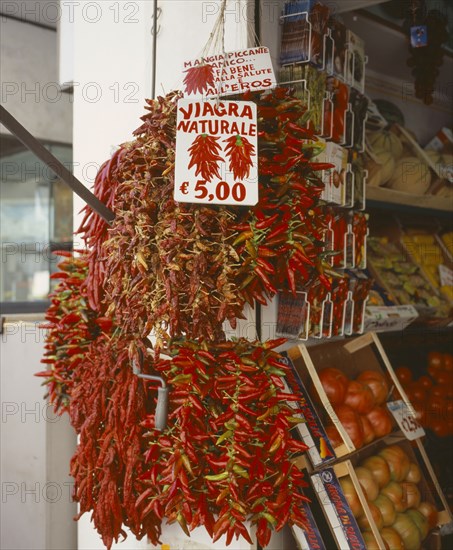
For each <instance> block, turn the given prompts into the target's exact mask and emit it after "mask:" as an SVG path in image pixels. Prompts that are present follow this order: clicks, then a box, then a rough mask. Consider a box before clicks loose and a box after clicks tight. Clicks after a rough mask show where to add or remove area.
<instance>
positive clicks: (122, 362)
mask: <svg viewBox="0 0 453 550" xmlns="http://www.w3.org/2000/svg"><path fill="white" fill-rule="evenodd" d="M137 345H140V346H142V343H141V342H138V343H137V342H132V341H130V340H127V339H122V338H119V337H113V338H112V337H111V336H109V335H106V334H102V336H101V337H100V338H99V339H98V340H97V341H96V342H95V343H93V344H92V345H91V346H90V349H89V350H88V352H87V354H86V355H85V357H84V359H83V361H80V363H79V364H78V366H77V370H78V376H79V380H80V382H79V383H78V384H77V385H76V386H75V387H74V389H73V392H72V396H71V401H70V409H69V414H70V418H71V423H72V425H73V426H74V427H75V429H76V431H77V433H78V434H79V440H78V445H77V449H76V452H75V454H74V456H73V457H72V460H71V471H70V473H71V475H72V476H73V477H74V480H75V483H74V492H73V496H74V499H75V500H76V501H77V502H78V503H79V515H78V517H80V516H81V515H82V514H84V513H85V512H90V511H91V512H92V521H93V523H94V526H95V528H96V529H97V531H98V532H99V534H100V536H101V537H102V540H103V542H104V544H105V545H106V547H107V548H110V547H111V545H112V543H113V541H114V540H115V541H118V538H119V536H121V535H122V536H124V537H125V536H126V535H125V532H124V529H123V528H124V526H127V527H128V528H129V529H130V530H131V531H132V533H134V535H135V536H136V537H137V538H142V537H143V536H144V535H145V534H149V535H150V537H153V538H155V537H157V538H158V537H159V534H160V520H159V518H157V517H155V516H153V515H151V514H150V515H149V516H148V517H147V518H146V521H144V522H142V519H141V517H140V515H139V513H138V509H137V506H136V504H137V500H138V498H139V496H140V492H139V491H138V489H137V485H136V480H137V478H138V477H140V476H141V475H142V473H143V471H144V469H145V466H144V463H143V460H142V459H141V456H142V455H143V453H144V452H145V450H146V439H145V438H144V433H145V428H144V427H143V426H141V422H142V420H143V419H144V418H145V417H146V415H147V414H150V411H151V409H152V408H154V403H153V400H152V399H150V398H149V394H148V392H147V390H146V384H145V383H144V382H143V381H142V380H140V379H139V378H138V377H137V376H136V375H135V374H134V373H133V372H132V369H131V368H130V353H129V351H130V348H132V349H134V348H135V347H136V346H137ZM149 367H150V360H149V358H148V359H147V361H146V362H145V364H144V365H143V367H142V368H143V370H144V371H145V372H148V371H149Z"/></svg>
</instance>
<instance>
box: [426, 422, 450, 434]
mask: <svg viewBox="0 0 453 550" xmlns="http://www.w3.org/2000/svg"><path fill="white" fill-rule="evenodd" d="M430 428H431V430H432V431H433V432H434V433H435V434H436V435H437V437H447V435H449V433H450V430H449V427H448V423H447V422H446V421H445V420H435V421H433V422H431V424H430Z"/></svg>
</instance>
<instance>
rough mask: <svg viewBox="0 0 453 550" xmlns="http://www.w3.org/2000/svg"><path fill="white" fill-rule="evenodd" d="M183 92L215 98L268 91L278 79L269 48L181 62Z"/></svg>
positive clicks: (261, 47)
mask: <svg viewBox="0 0 453 550" xmlns="http://www.w3.org/2000/svg"><path fill="white" fill-rule="evenodd" d="M183 73H184V86H183V90H184V93H185V95H187V96H192V97H200V96H202V97H205V98H209V97H217V96H219V95H220V96H223V95H232V94H239V93H244V92H246V91H254V92H257V91H260V90H269V89H271V88H273V87H275V86H276V84H277V81H276V78H275V74H274V69H273V67H272V60H271V56H270V52H269V48H266V47H264V46H259V47H257V48H249V49H245V50H237V51H233V52H224V53H220V54H217V55H209V56H206V57H202V58H199V59H192V60H187V61H184V63H183Z"/></svg>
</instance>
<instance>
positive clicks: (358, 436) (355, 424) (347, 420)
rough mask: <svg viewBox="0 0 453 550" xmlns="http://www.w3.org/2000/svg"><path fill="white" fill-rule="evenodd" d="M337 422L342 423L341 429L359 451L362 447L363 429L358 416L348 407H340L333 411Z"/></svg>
mask: <svg viewBox="0 0 453 550" xmlns="http://www.w3.org/2000/svg"><path fill="white" fill-rule="evenodd" d="M335 412H336V413H337V416H338V420H339V421H340V422H341V423H342V425H343V428H344V429H345V430H346V432H347V434H348V435H349V437H350V438H351V441H352V443H353V445H354V447H355V448H356V449H360V447H362V446H363V438H364V433H363V428H362V422H361V420H360V415H359V414H358V413H357V412H356V411H354V410H353V409H351V407H348V406H347V405H340V406H339V407H337V408H336V409H335Z"/></svg>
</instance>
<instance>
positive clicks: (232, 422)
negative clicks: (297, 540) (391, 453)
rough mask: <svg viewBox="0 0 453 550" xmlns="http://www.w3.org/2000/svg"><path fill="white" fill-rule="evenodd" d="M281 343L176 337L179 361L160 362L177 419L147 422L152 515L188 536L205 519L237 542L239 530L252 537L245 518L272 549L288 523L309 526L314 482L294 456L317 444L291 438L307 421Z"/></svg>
mask: <svg viewBox="0 0 453 550" xmlns="http://www.w3.org/2000/svg"><path fill="white" fill-rule="evenodd" d="M280 343H281V341H275V342H267V343H264V344H263V343H260V342H249V341H247V340H245V339H239V340H235V341H230V342H223V343H217V344H216V343H212V342H209V344H208V343H207V342H204V341H195V340H176V341H172V342H170V343H169V347H168V349H167V350H165V352H166V353H167V354H169V355H171V356H172V361H171V362H160V363H159V364H158V365H157V366H156V368H157V370H159V371H160V372H161V373H162V375H163V376H164V377H165V379H167V380H168V381H169V383H170V384H172V386H173V390H172V393H171V394H170V415H169V425H168V427H167V429H166V430H165V431H164V432H157V431H156V430H154V419H153V416H150V417H149V419H148V420H147V421H146V423H145V424H146V425H147V427H149V428H150V432H149V447H148V450H147V452H146V454H145V460H146V463H147V464H148V468H147V469H146V470H145V471H144V473H143V475H142V476H141V479H140V483H141V490H142V495H141V496H140V497H139V499H138V501H137V506H138V508H139V513H140V515H141V517H142V518H143V520H144V521H145V520H146V518H147V517H148V514H150V515H151V516H152V517H154V516H157V517H160V518H161V519H163V518H165V519H166V520H167V521H168V522H170V523H173V522H178V523H179V524H180V526H181V528H182V529H183V530H184V531H185V532H186V534H187V535H189V534H190V531H191V530H193V529H195V528H196V527H198V526H200V525H204V526H205V528H206V529H207V531H208V533H209V534H210V535H211V536H212V537H213V540H214V541H215V540H217V539H219V538H220V537H221V536H222V535H226V544H227V545H229V544H230V542H231V541H232V539H233V537H235V536H236V537H239V536H243V537H244V538H245V539H246V540H248V541H249V542H250V543H251V539H250V535H249V533H248V531H247V528H246V526H245V522H250V524H251V525H252V526H253V525H256V526H257V539H258V542H259V543H260V544H261V545H262V546H266V544H268V542H269V539H270V536H271V534H272V531H273V530H280V529H281V528H282V527H283V526H284V525H285V524H287V523H288V524H289V525H292V524H295V525H298V526H300V527H301V528H304V526H305V515H304V512H303V509H302V508H301V507H300V506H299V504H300V500H301V499H303V498H304V497H302V496H301V495H300V490H301V489H302V488H303V487H304V486H305V482H304V480H303V475H302V473H301V472H300V471H299V470H298V468H297V467H296V466H295V465H294V464H293V462H292V458H293V457H294V455H295V454H298V453H300V452H303V451H305V450H306V448H307V447H306V446H305V445H304V444H302V443H300V442H299V441H296V440H294V439H293V438H292V437H291V434H290V428H291V427H293V426H294V424H295V423H297V422H299V421H300V418H297V417H295V416H294V415H295V412H297V406H296V407H295V408H292V407H291V406H290V405H289V404H288V402H289V401H296V400H300V396H295V395H294V394H286V393H285V392H284V384H283V382H282V379H281V378H282V377H285V376H286V374H287V371H288V369H287V366H286V364H285V363H284V361H283V360H282V358H281V357H280V356H279V355H278V353H276V352H275V351H273V348H274V347H276V346H277V345H279V344H280ZM249 472H253V476H251V475H249ZM148 535H149V533H148ZM151 542H152V543H154V544H156V540H155V539H153V538H152V537H151Z"/></svg>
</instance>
